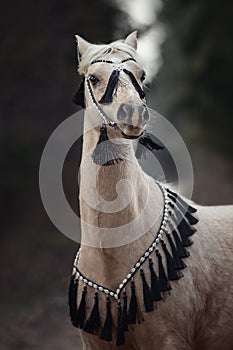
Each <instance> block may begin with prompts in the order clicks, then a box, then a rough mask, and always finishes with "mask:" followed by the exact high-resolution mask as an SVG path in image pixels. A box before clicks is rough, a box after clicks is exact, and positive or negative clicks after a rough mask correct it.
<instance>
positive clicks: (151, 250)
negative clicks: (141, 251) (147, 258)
mask: <svg viewBox="0 0 233 350" xmlns="http://www.w3.org/2000/svg"><path fill="white" fill-rule="evenodd" d="M153 244H154V243H153ZM153 250H154V249H153V248H152V247H150V248H149V252H150V253H151V252H153Z"/></svg>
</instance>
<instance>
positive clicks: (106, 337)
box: [100, 295, 112, 341]
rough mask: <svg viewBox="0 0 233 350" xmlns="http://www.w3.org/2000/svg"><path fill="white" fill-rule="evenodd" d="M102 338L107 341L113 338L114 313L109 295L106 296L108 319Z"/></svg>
mask: <svg viewBox="0 0 233 350" xmlns="http://www.w3.org/2000/svg"><path fill="white" fill-rule="evenodd" d="M100 338H101V339H103V340H106V341H111V340H112V313H111V301H110V298H109V296H108V295H107V297H106V319H105V321H104V325H103V328H102V331H101V334H100Z"/></svg>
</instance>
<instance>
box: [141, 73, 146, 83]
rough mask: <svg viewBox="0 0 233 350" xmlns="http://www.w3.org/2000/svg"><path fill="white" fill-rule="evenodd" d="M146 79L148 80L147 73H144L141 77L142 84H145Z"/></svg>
mask: <svg viewBox="0 0 233 350" xmlns="http://www.w3.org/2000/svg"><path fill="white" fill-rule="evenodd" d="M145 79H146V73H145V72H143V73H142V76H141V82H143V81H144V80H145Z"/></svg>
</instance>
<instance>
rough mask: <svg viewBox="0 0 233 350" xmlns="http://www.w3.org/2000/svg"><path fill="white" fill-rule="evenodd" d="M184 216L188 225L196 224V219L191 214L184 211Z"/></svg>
mask: <svg viewBox="0 0 233 350" xmlns="http://www.w3.org/2000/svg"><path fill="white" fill-rule="evenodd" d="M185 217H186V219H187V220H188V222H189V223H190V225H196V224H197V223H198V219H197V218H195V217H194V216H193V215H192V214H190V213H189V212H188V211H187V212H186V213H185Z"/></svg>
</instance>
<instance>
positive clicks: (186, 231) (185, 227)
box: [173, 207, 196, 237]
mask: <svg viewBox="0 0 233 350" xmlns="http://www.w3.org/2000/svg"><path fill="white" fill-rule="evenodd" d="M174 214H175V217H173V219H174V221H175V222H176V224H178V228H179V227H180V228H181V230H182V234H183V235H186V236H188V237H189V236H192V235H193V234H194V233H195V232H196V229H195V228H194V227H192V226H190V225H189V224H188V222H187V221H186V219H185V218H184V217H183V216H182V214H181V212H180V211H179V210H178V209H177V208H176V207H175V208H174ZM179 232H180V230H179ZM180 234H181V232H180Z"/></svg>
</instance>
